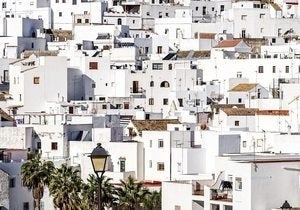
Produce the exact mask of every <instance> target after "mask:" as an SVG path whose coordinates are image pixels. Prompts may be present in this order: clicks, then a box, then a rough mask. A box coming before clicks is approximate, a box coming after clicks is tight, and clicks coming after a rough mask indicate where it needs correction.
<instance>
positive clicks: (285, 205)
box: [280, 200, 292, 210]
mask: <svg viewBox="0 0 300 210" xmlns="http://www.w3.org/2000/svg"><path fill="white" fill-rule="evenodd" d="M280 208H281V209H282V210H292V207H291V205H290V204H289V203H288V202H287V200H286V201H285V202H284V203H283V204H282V206H281V207H280Z"/></svg>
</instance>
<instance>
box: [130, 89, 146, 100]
mask: <svg viewBox="0 0 300 210" xmlns="http://www.w3.org/2000/svg"><path fill="white" fill-rule="evenodd" d="M130 95H131V96H132V97H133V98H146V90H145V89H143V88H133V87H131V88H130Z"/></svg>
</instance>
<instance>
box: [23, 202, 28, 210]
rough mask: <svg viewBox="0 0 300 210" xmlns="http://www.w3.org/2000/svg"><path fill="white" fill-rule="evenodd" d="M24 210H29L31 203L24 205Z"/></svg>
mask: <svg viewBox="0 0 300 210" xmlns="http://www.w3.org/2000/svg"><path fill="white" fill-rule="evenodd" d="M23 210H29V203H28V202H24V203H23Z"/></svg>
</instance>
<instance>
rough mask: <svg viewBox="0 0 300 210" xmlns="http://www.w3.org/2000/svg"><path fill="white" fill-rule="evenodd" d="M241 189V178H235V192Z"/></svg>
mask: <svg viewBox="0 0 300 210" xmlns="http://www.w3.org/2000/svg"><path fill="white" fill-rule="evenodd" d="M242 187H243V185H242V178H240V177H236V178H235V190H238V191H240V190H242Z"/></svg>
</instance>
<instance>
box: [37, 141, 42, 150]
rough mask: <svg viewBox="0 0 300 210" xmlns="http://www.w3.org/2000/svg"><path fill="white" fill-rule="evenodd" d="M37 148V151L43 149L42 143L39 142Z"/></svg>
mask: <svg viewBox="0 0 300 210" xmlns="http://www.w3.org/2000/svg"><path fill="white" fill-rule="evenodd" d="M36 148H37V149H41V148H42V142H40V141H38V142H37V143H36Z"/></svg>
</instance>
